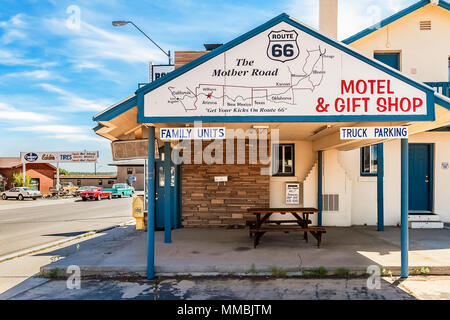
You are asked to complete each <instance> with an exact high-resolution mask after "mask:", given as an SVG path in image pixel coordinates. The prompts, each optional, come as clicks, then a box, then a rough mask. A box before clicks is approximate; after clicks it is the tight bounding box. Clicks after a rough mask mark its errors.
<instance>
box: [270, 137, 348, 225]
mask: <svg viewBox="0 0 450 320" xmlns="http://www.w3.org/2000/svg"><path fill="white" fill-rule="evenodd" d="M280 143H295V177H271V179H270V206H271V207H274V208H275V207H297V206H298V205H286V204H285V190H286V189H285V182H287V181H298V182H303V203H301V204H300V206H304V207H317V177H318V173H317V170H318V168H317V152H314V151H313V150H312V144H311V142H310V141H280ZM338 154H339V152H338V151H337V150H328V151H325V152H324V153H323V177H322V185H323V187H322V188H323V189H322V190H323V193H324V194H326V193H329V194H338V195H339V211H330V212H323V215H322V223H323V225H324V226H350V225H351V198H352V194H351V181H350V179H349V177H348V176H347V174H346V171H345V170H344V168H343V167H342V166H341V164H340V163H339V160H338ZM281 217H283V216H281V215H274V216H273V218H274V219H278V218H281ZM283 218H285V217H283ZM311 218H312V223H313V224H317V216H316V215H313V216H312V217H311Z"/></svg>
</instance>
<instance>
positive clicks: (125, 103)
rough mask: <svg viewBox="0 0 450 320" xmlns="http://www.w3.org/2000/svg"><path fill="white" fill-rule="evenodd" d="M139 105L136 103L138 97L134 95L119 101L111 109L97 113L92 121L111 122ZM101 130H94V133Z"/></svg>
mask: <svg viewBox="0 0 450 320" xmlns="http://www.w3.org/2000/svg"><path fill="white" fill-rule="evenodd" d="M136 104H137V101H136V95H135V94H132V95H131V96H129V97H127V98H125V99H123V100H122V101H119V102H117V103H115V104H113V105H112V106H110V107H109V108H107V109H105V110H103V111H101V112H99V113H97V114H96V115H95V116H94V117H93V118H92V120H94V121H109V120H111V119H113V118H115V117H117V116H118V115H120V114H122V113H124V112H125V111H128V110H130V109H131V108H133V107H135V106H136ZM96 129H99V128H97V127H96V128H94V131H96Z"/></svg>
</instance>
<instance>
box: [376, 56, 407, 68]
mask: <svg viewBox="0 0 450 320" xmlns="http://www.w3.org/2000/svg"><path fill="white" fill-rule="evenodd" d="M373 57H374V58H375V60H378V61H381V62H383V63H385V64H387V65H388V66H390V67H392V68H394V69H397V70H400V52H374V54H373Z"/></svg>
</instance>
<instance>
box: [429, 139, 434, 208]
mask: <svg viewBox="0 0 450 320" xmlns="http://www.w3.org/2000/svg"><path fill="white" fill-rule="evenodd" d="M429 181H430V182H429V183H430V207H431V211H432V212H433V210H434V143H430V177H429Z"/></svg>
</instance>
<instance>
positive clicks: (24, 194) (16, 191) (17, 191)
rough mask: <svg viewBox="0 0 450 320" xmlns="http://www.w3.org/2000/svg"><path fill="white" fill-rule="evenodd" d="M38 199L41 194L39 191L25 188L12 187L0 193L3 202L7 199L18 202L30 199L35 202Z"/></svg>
mask: <svg viewBox="0 0 450 320" xmlns="http://www.w3.org/2000/svg"><path fill="white" fill-rule="evenodd" d="M39 197H42V194H41V193H40V192H39V191H37V190H33V189H31V188H27V187H14V188H12V189H9V190H7V191H3V192H2V199H3V200H6V199H8V198H16V199H18V200H23V199H25V198H31V199H33V200H36V199H37V198H39Z"/></svg>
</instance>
